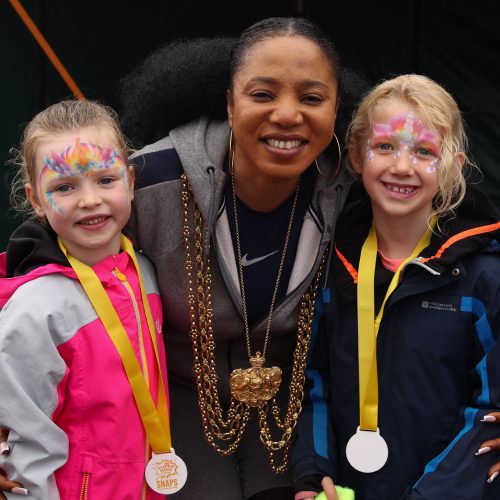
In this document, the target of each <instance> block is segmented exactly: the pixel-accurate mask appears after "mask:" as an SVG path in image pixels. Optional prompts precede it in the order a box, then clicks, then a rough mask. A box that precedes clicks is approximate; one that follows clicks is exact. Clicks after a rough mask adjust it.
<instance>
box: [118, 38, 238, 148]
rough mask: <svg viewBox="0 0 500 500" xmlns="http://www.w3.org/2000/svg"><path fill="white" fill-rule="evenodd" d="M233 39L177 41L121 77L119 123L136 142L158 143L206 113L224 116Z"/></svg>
mask: <svg viewBox="0 0 500 500" xmlns="http://www.w3.org/2000/svg"><path fill="white" fill-rule="evenodd" d="M235 42H236V38H229V37H214V38H193V39H180V40H175V41H173V42H170V43H168V44H166V45H165V46H162V47H160V48H159V49H157V50H156V51H154V52H153V53H152V54H150V55H149V56H148V57H147V58H146V59H145V61H144V62H143V63H142V64H140V65H139V66H138V67H137V68H136V69H134V70H133V71H132V72H131V73H130V74H129V75H127V76H125V77H124V78H123V79H122V80H121V82H120V98H121V110H120V117H121V124H122V128H123V130H124V132H125V134H126V135H127V137H128V138H129V139H130V140H131V141H132V143H133V144H134V146H136V147H142V146H145V145H146V144H150V143H152V142H155V141H157V140H159V139H161V138H162V137H164V136H166V135H167V134H168V132H169V131H170V130H172V129H173V128H175V127H176V126H178V125H181V124H183V123H187V122H189V121H191V120H193V119H195V118H198V117H200V116H202V115H205V114H206V115H208V116H210V117H212V118H214V119H220V120H225V119H226V89H227V88H228V85H229V64H230V61H231V52H232V50H233V47H234V44H235Z"/></svg>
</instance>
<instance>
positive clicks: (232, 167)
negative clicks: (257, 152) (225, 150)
mask: <svg viewBox="0 0 500 500" xmlns="http://www.w3.org/2000/svg"><path fill="white" fill-rule="evenodd" d="M229 169H230V171H231V175H233V173H234V151H233V129H231V132H230V133H229Z"/></svg>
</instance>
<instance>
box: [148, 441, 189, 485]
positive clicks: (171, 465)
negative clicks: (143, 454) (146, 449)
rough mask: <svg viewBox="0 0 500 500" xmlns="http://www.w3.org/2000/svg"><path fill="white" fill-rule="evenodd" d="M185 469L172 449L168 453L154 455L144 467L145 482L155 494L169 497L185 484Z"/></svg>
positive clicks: (180, 459) (184, 465)
mask: <svg viewBox="0 0 500 500" xmlns="http://www.w3.org/2000/svg"><path fill="white" fill-rule="evenodd" d="M186 479H187V468H186V464H185V463H184V461H183V460H182V458H180V457H178V456H177V455H176V454H175V451H174V449H173V448H171V450H170V452H169V453H158V454H156V453H154V452H153V456H152V457H151V460H150V461H149V462H148V465H147V466H146V482H147V483H148V486H149V487H150V488H151V489H152V490H153V491H156V493H162V494H164V495H171V494H172V493H176V492H177V491H179V490H180V489H181V488H182V487H183V486H184V483H185V482H186Z"/></svg>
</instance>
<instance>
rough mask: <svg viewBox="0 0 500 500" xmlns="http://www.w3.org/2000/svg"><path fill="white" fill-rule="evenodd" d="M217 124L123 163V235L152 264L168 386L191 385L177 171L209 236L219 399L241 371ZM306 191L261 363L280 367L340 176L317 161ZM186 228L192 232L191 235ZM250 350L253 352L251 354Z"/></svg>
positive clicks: (256, 339)
mask: <svg viewBox="0 0 500 500" xmlns="http://www.w3.org/2000/svg"><path fill="white" fill-rule="evenodd" d="M229 133H230V129H229V125H228V123H227V122H214V121H209V120H208V119H207V118H201V119H199V120H197V121H194V122H191V123H188V124H186V125H182V126H181V127H178V128H176V129H174V130H172V131H171V132H170V134H169V135H168V136H167V137H165V138H164V139H161V140H160V141H158V142H156V143H154V144H151V145H149V146H146V147H145V148H143V149H142V150H140V151H138V152H137V153H135V154H134V155H133V156H132V160H133V162H134V164H135V165H136V170H137V185H136V192H135V200H134V204H133V215H132V218H131V221H130V223H129V227H128V229H129V231H130V233H131V235H132V236H133V238H134V239H135V244H136V247H137V248H139V249H141V250H142V251H143V252H144V253H145V254H146V255H147V256H148V257H149V258H150V259H151V260H152V261H153V263H154V265H155V266H156V269H157V273H158V280H159V284H160V292H161V296H162V299H163V305H164V336H165V343H166V351H167V366H168V371H169V377H170V380H175V381H177V382H181V383H186V384H194V375H193V354H192V346H191V338H190V334H189V332H190V313H189V307H188V290H187V274H186V269H185V248H184V241H183V220H184V212H183V205H182V202H181V191H182V182H181V180H180V176H181V174H182V173H183V172H185V173H186V175H187V177H188V179H189V182H190V184H191V187H192V193H193V195H194V198H195V200H196V202H197V204H198V206H199V208H200V211H201V213H202V217H203V220H204V221H205V222H206V223H208V225H209V228H208V231H209V233H210V234H211V246H210V262H211V269H212V304H213V309H214V316H213V325H214V335H215V340H216V366H217V371H218V376H219V389H220V391H221V397H222V401H223V402H225V401H224V400H226V402H227V399H226V398H227V397H228V395H229V393H228V381H229V374H230V373H231V371H232V370H233V369H235V368H246V367H248V366H249V362H248V354H247V348H246V342H245V338H244V326H243V319H242V318H243V316H242V315H243V309H242V303H241V296H240V290H239V282H238V271H237V266H236V259H235V255H234V250H233V243H232V241H231V233H230V228H229V224H228V219H227V215H226V212H225V207H224V204H223V198H224V186H225V183H226V182H227V180H228V176H227V175H226V174H225V173H224V172H223V163H224V159H225V156H226V155H227V152H228V146H229ZM318 163H319V166H320V169H321V171H322V173H323V174H328V175H327V176H321V175H316V181H315V187H314V194H313V197H312V200H311V204H310V207H309V209H308V211H307V213H306V216H305V218H304V221H303V225H302V230H301V233H300V240H299V244H298V247H297V253H296V256H295V261H294V262H295V263H294V267H293V271H292V274H291V276H290V280H289V284H288V291H287V295H286V297H285V298H284V299H283V300H281V301H280V302H279V303H278V304H276V306H275V310H274V312H273V322H272V329H271V333H270V338H269V342H268V348H267V354H266V360H267V363H266V364H267V365H269V366H275V365H276V366H279V367H281V368H282V370H285V372H286V369H287V367H290V366H291V364H292V360H293V348H294V345H295V339H296V331H297V316H298V305H299V303H300V300H301V297H302V295H303V294H304V293H305V292H306V291H307V289H308V286H309V284H310V283H311V280H312V278H313V277H314V275H315V274H316V272H317V270H318V268H319V266H320V262H321V258H322V256H323V253H324V252H325V250H326V249H327V247H329V245H330V244H331V241H332V235H333V232H334V228H335V220H336V218H337V214H338V213H339V211H340V209H341V207H342V205H343V202H344V200H345V197H346V195H347V189H346V186H347V185H348V182H347V177H348V176H347V173H346V172H345V171H344V169H341V171H340V173H338V174H337V175H335V174H334V170H335V168H336V161H335V162H334V161H330V160H329V158H327V157H326V156H325V157H321V158H320V159H318ZM191 230H193V228H191ZM266 326H267V318H263V319H262V320H261V321H260V322H258V323H257V324H256V325H253V327H252V329H251V332H250V337H251V339H252V345H255V346H260V345H263V342H264V335H265V332H266ZM256 350H257V349H256Z"/></svg>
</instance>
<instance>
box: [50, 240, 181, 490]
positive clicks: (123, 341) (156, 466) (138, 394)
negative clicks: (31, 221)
mask: <svg viewBox="0 0 500 500" xmlns="http://www.w3.org/2000/svg"><path fill="white" fill-rule="evenodd" d="M57 241H58V243H59V247H60V248H61V250H62V251H63V253H64V255H65V256H66V258H67V259H68V262H69V263H70V265H71V267H72V268H73V270H74V271H75V273H76V275H77V277H78V280H79V281H80V284H81V285H82V287H83V289H84V290H85V293H86V294H87V297H88V298H89V300H90V302H91V303H92V306H93V307H94V309H95V311H96V312H97V314H98V316H99V319H100V320H101V322H102V324H103V325H104V328H105V329H106V332H107V333H108V335H109V338H110V340H111V341H112V342H113V344H114V346H115V348H116V350H117V352H118V355H119V356H120V358H121V360H122V363H123V368H124V370H125V374H126V376H127V379H128V381H129V383H130V388H131V390H132V394H133V396H134V400H135V402H136V405H137V409H138V411H139V415H140V417H141V420H142V424H143V426H144V430H145V432H146V436H147V439H148V441H149V443H150V445H151V448H152V450H153V451H152V458H151V460H150V461H149V463H148V465H147V467H146V474H149V477H150V478H151V479H148V478H146V482H147V483H148V485H149V486H150V488H152V489H154V490H155V491H157V492H159V493H164V492H168V493H175V492H176V491H179V490H180V489H181V488H182V487H183V486H184V483H185V482H186V478H187V470H186V465H185V464H184V462H183V461H182V460H181V459H180V458H179V457H177V456H176V455H175V453H174V450H173V448H172V440H171V435H170V417H169V411H168V405H167V399H166V393H165V384H164V382H163V376H162V373H161V363H160V360H159V354H158V346H157V343H156V337H155V325H154V322H153V316H152V314H151V308H150V306H149V301H148V297H147V295H146V289H145V287H144V282H143V279H142V276H141V270H140V268H139V264H138V262H137V258H136V255H135V251H134V248H133V246H132V243H131V242H130V241H129V240H128V239H127V238H126V237H125V236H123V235H121V238H120V248H121V249H122V250H124V251H125V252H127V253H128V254H129V256H130V258H131V259H132V261H133V263H134V266H135V268H136V271H137V276H138V278H139V284H140V290H141V299H142V303H143V307H144V313H145V315H146V321H147V325H148V332H147V333H149V336H150V338H151V342H152V345H153V349H154V353H155V361H156V365H157V367H158V377H159V383H158V398H157V404H156V405H155V403H154V402H153V398H152V397H151V394H150V392H149V385H148V381H147V377H146V375H145V374H144V373H143V371H142V369H141V366H140V365H139V362H138V360H137V357H136V355H135V352H134V349H133V347H132V343H131V342H130V339H129V338H128V335H127V333H126V331H125V328H124V326H123V325H122V322H121V320H120V318H119V316H118V313H117V312H116V309H115V308H114V306H113V304H112V302H111V300H110V298H109V297H108V295H107V293H106V290H105V289H104V287H103V285H102V283H101V282H100V280H99V278H98V277H97V275H96V274H95V272H94V270H93V269H92V268H91V267H90V266H87V265H86V264H84V263H83V262H80V261H79V260H78V259H75V258H74V257H73V256H72V255H70V254H69V253H68V251H67V249H66V247H65V246H64V244H63V242H62V240H61V239H60V238H59V237H58V239H57ZM115 272H116V276H117V278H118V279H119V280H120V281H126V277H125V276H123V275H122V274H121V273H120V272H119V271H118V270H117V269H116V270H115ZM163 450H171V451H170V452H164V451H163ZM148 470H149V471H150V472H149V473H148ZM156 488H161V489H156Z"/></svg>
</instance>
